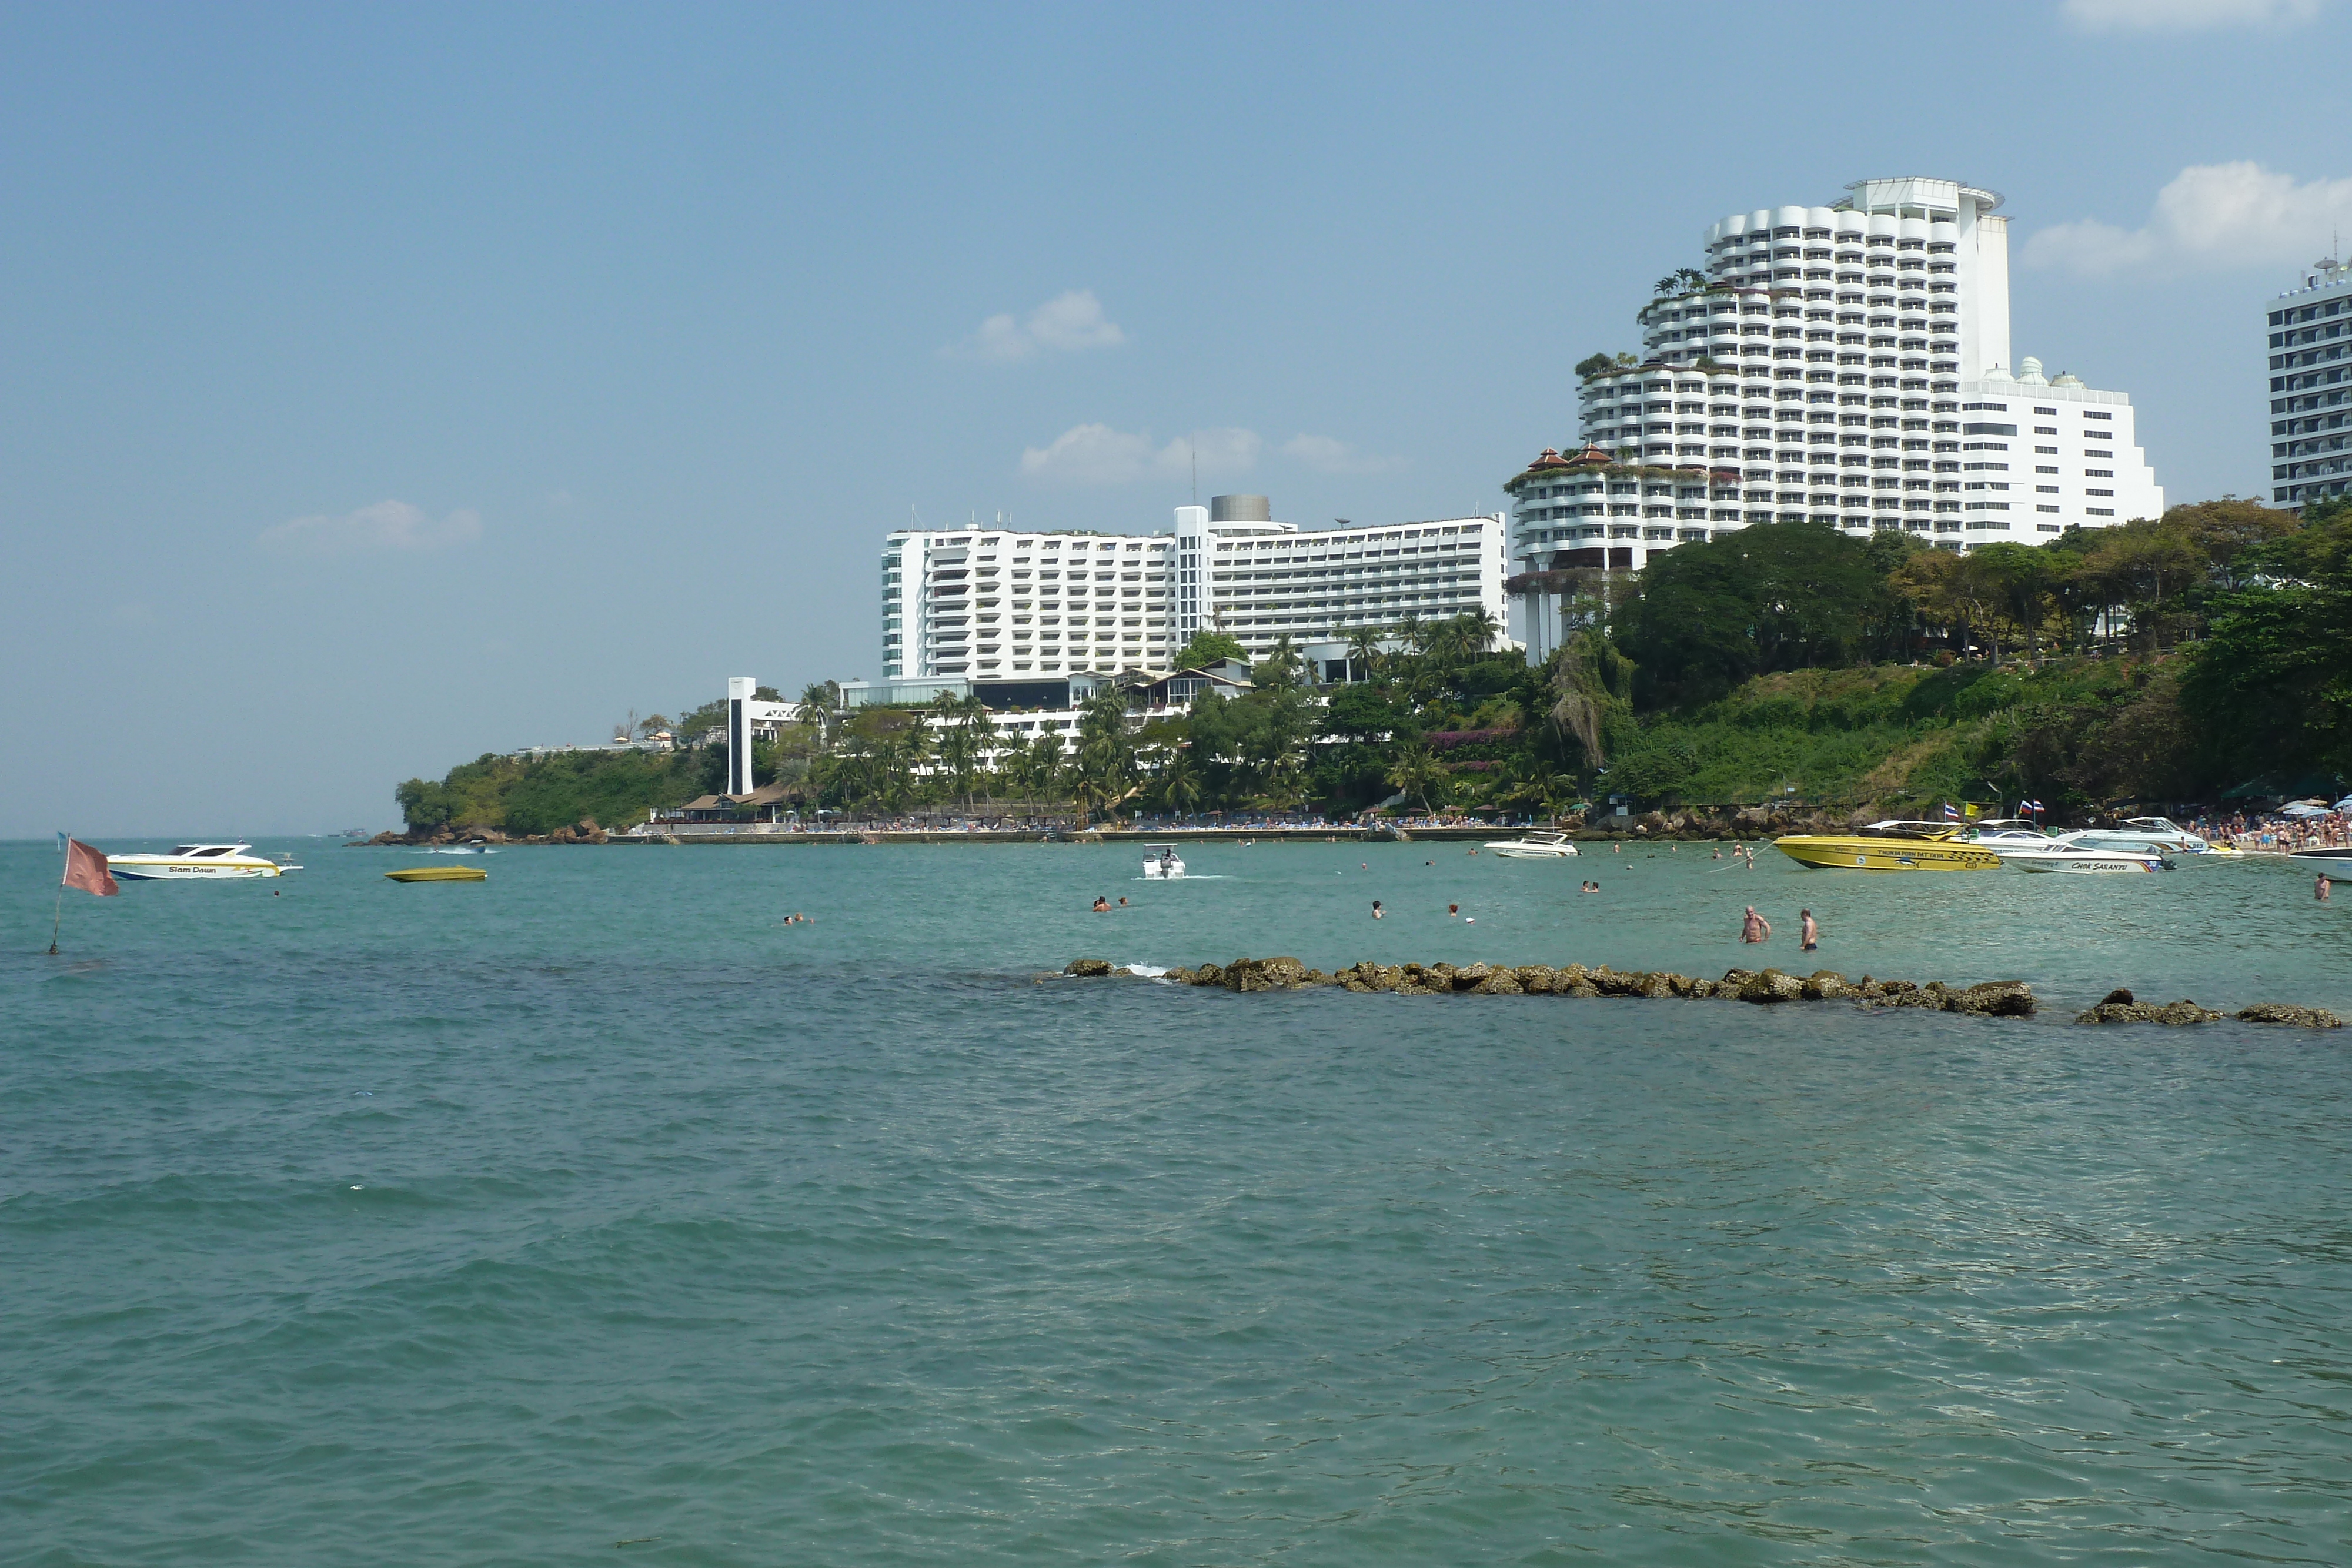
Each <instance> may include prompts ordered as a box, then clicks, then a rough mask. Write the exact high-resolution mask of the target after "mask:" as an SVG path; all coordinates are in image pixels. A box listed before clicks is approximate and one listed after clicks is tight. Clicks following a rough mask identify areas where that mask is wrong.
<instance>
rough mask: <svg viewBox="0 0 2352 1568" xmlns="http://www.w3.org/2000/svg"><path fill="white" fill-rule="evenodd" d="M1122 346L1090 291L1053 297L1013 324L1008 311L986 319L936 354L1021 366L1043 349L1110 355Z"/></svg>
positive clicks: (1122, 335) (1124, 337) (1123, 339)
mask: <svg viewBox="0 0 2352 1568" xmlns="http://www.w3.org/2000/svg"><path fill="white" fill-rule="evenodd" d="M1126 341H1127V334H1126V333H1124V332H1122V331H1120V330H1119V329H1118V322H1116V321H1113V320H1110V319H1107V318H1106V317H1105V316H1104V315H1103V308H1102V301H1101V300H1099V299H1097V298H1095V295H1094V290H1093V289H1091V288H1073V289H1071V290H1070V291H1069V292H1068V293H1066V294H1057V295H1055V297H1054V298H1051V299H1048V300H1046V301H1045V303H1044V304H1043V305H1040V306H1038V307H1037V308H1035V309H1034V310H1032V311H1031V312H1029V319H1028V320H1026V321H1025V322H1024V321H1016V320H1014V319H1013V315H1012V313H1011V312H1010V311H1007V312H1005V313H1004V314H1003V315H1000V316H991V317H990V318H989V319H987V320H985V321H982V323H981V324H980V330H979V331H977V332H975V333H973V334H972V335H971V337H969V338H967V339H965V340H963V341H962V342H961V343H957V344H954V345H951V346H950V347H949V348H945V349H942V350H940V352H941V353H943V354H949V355H961V356H965V357H968V358H972V359H982V360H999V361H1011V360H1025V359H1027V358H1028V357H1029V356H1030V355H1032V354H1034V353H1035V352H1037V351H1038V350H1040V349H1045V350H1051V351H1053V352H1056V353H1065V354H1075V353H1078V352H1081V351H1082V350H1087V349H1116V348H1118V346H1119V345H1120V344H1121V343H1124V342H1126Z"/></svg>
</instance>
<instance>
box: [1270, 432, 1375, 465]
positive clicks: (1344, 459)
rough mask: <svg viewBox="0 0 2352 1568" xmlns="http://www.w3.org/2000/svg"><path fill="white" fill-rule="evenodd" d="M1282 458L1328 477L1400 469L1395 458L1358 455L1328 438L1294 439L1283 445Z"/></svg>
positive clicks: (1354, 450)
mask: <svg viewBox="0 0 2352 1568" xmlns="http://www.w3.org/2000/svg"><path fill="white" fill-rule="evenodd" d="M1282 455H1284V456H1285V457H1289V458H1294V459H1296V460H1297V461H1298V462H1301V463H1304V464H1306V465H1307V466H1308V467H1309V468H1319V469H1321V470H1322V471H1323V472H1324V473H1326V474H1380V473H1384V472H1386V471H1387V470H1389V469H1391V468H1394V467H1396V466H1397V460H1396V459H1395V458H1393V457H1376V456H1374V455H1371V454H1370V453H1369V452H1359V451H1357V450H1356V449H1355V448H1354V447H1352V446H1350V445H1349V444H1347V443H1346V442H1344V441H1335V440H1333V439H1332V438H1331V437H1329V436H1328V435H1306V434H1299V435H1294V436H1292V437H1291V438H1290V439H1289V440H1287V441H1286V442H1284V443H1283V444H1282Z"/></svg>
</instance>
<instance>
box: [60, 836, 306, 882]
mask: <svg viewBox="0 0 2352 1568" xmlns="http://www.w3.org/2000/svg"><path fill="white" fill-rule="evenodd" d="M252 847H253V846H252V845H251V844H180V845H177V846H175V847H174V848H173V851H172V852H171V853H170V854H167V855H109V856H107V857H106V869H107V870H109V871H110V872H112V873H114V874H115V875H116V876H118V877H121V878H122V879H123V880H124V881H126V882H239V881H243V880H245V879H246V878H248V877H257V876H278V875H281V874H283V873H286V872H289V871H300V870H301V869H302V868H301V867H300V866H299V865H289V864H286V863H284V862H278V861H273V860H268V859H265V858H263V857H262V856H260V855H249V854H247V853H246V851H247V850H249V849H251V848H252Z"/></svg>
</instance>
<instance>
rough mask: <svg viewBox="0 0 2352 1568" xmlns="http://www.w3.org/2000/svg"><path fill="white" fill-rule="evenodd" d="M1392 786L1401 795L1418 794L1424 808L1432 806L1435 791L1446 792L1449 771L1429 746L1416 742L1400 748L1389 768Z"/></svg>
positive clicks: (1416, 795)
mask: <svg viewBox="0 0 2352 1568" xmlns="http://www.w3.org/2000/svg"><path fill="white" fill-rule="evenodd" d="M1387 777H1388V781H1389V787H1390V788H1391V789H1394V790H1396V791H1397V792H1398V793H1399V794H1402V795H1411V796H1413V797H1416V798H1417V799H1418V800H1420V801H1421V809H1422V810H1424V811H1426V810H1429V809H1430V796H1431V794H1432V793H1433V792H1436V793H1438V794H1440V795H1441V796H1442V795H1443V793H1444V788H1445V782H1446V779H1447V777H1448V776H1447V774H1446V771H1445V766H1444V764H1443V763H1441V762H1439V761H1438V760H1437V758H1435V757H1433V756H1432V755H1431V754H1430V750H1429V747H1426V746H1421V745H1414V746H1410V747H1405V748H1404V749H1402V750H1401V751H1399V752H1398V753H1397V754H1396V756H1395V758H1393V759H1392V760H1391V762H1390V763H1389V767H1388V775H1387Z"/></svg>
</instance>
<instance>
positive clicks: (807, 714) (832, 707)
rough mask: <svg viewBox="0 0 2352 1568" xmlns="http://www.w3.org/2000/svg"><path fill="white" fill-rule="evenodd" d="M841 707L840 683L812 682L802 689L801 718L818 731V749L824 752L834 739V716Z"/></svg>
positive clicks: (804, 722)
mask: <svg viewBox="0 0 2352 1568" xmlns="http://www.w3.org/2000/svg"><path fill="white" fill-rule="evenodd" d="M840 707H841V683H840V682H839V681H811V682H810V683H809V684H808V685H804V686H803V687H802V688H801V700H800V714H799V718H800V721H801V722H802V723H803V724H805V725H811V726H814V728H815V730H816V748H817V749H818V750H819V751H823V750H824V748H825V744H826V743H827V742H828V741H830V740H831V739H832V738H833V719H834V715H835V712H837V711H838V710H839V709H840Z"/></svg>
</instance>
